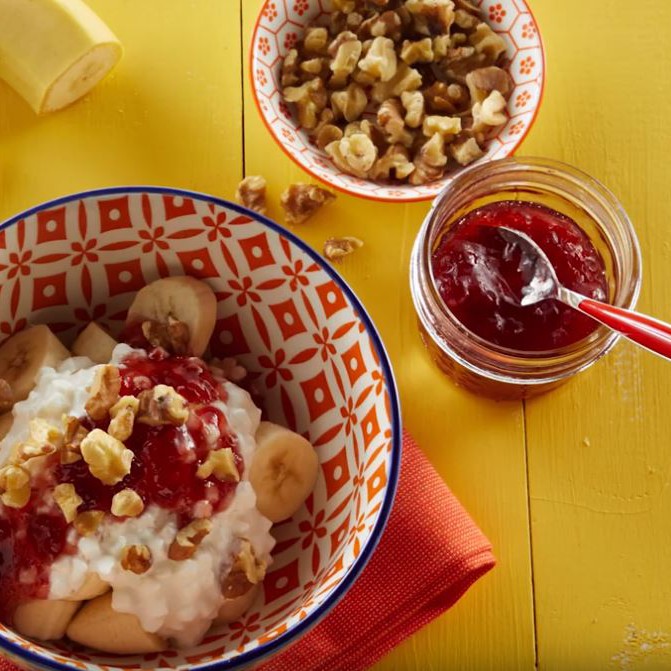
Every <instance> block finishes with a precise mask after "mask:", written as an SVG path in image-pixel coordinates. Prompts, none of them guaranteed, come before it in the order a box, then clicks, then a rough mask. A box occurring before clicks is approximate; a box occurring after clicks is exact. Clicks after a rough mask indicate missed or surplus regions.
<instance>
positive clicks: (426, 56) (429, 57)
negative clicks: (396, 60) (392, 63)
mask: <svg viewBox="0 0 671 671" xmlns="http://www.w3.org/2000/svg"><path fill="white" fill-rule="evenodd" d="M433 59H434V55H433V41H432V40H431V38H430V37H425V38H424V39H423V40H418V41H417V42H411V41H410V40H405V41H404V42H403V48H402V49H401V60H403V61H405V62H406V63H407V64H408V65H414V64H415V63H432V62H433Z"/></svg>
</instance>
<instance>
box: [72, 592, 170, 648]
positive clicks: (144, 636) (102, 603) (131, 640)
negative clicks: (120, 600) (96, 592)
mask: <svg viewBox="0 0 671 671" xmlns="http://www.w3.org/2000/svg"><path fill="white" fill-rule="evenodd" d="M67 636H68V638H69V639H70V640H71V641H74V642H75V643H79V644H80V645H86V646H88V647H89V648H95V649H96V650H100V651H101V652H110V653H113V654H117V655H144V654H146V653H150V652H161V651H162V650H165V649H166V647H167V644H166V642H165V641H164V640H163V639H162V638H161V637H160V636H157V635H156V634H149V633H148V632H146V631H145V630H144V629H143V628H142V626H141V625H140V621H139V620H138V618H137V617H135V615H129V614H127V613H117V612H116V611H115V610H114V609H113V608H112V593H111V592H109V593H107V594H105V595H104V596H99V597H98V598H97V599H93V601H89V602H88V603H87V604H86V605H85V606H84V607H83V608H82V609H81V610H80V611H79V613H77V615H76V617H75V618H74V619H73V620H72V622H71V623H70V626H69V627H68V628H67Z"/></svg>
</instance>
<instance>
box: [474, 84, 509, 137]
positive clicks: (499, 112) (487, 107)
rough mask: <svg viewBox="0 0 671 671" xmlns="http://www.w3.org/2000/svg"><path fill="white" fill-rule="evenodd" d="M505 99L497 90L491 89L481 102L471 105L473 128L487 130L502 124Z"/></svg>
mask: <svg viewBox="0 0 671 671" xmlns="http://www.w3.org/2000/svg"><path fill="white" fill-rule="evenodd" d="M505 109H506V99H505V98H504V97H503V95H501V93H500V92H499V91H492V92H491V93H490V94H489V95H488V96H487V97H486V98H485V99H484V100H483V101H482V102H481V103H475V105H473V130H474V131H476V132H477V131H479V130H487V129H489V128H495V127H496V126H500V125H501V124H504V123H505V122H506V121H507V120H508V117H507V116H506V114H505V113H504V110H505Z"/></svg>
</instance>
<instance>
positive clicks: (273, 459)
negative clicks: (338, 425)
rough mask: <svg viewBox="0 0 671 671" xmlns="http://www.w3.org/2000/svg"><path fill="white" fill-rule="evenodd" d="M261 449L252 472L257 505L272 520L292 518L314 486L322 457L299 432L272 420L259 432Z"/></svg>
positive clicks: (251, 478)
mask: <svg viewBox="0 0 671 671" xmlns="http://www.w3.org/2000/svg"><path fill="white" fill-rule="evenodd" d="M256 445H257V450H256V453H255V454H254V459H253V461H252V466H251V468H250V471H249V480H250V482H251V483H252V487H253V488H254V492H255V493H256V507H257V508H258V509H259V512H260V513H261V514H262V515H264V516H265V517H267V518H268V519H269V520H270V521H271V522H281V521H282V520H285V519H287V517H291V516H292V515H293V514H294V513H295V512H296V511H297V510H298V509H299V508H300V507H301V505H302V504H303V502H304V501H305V499H306V498H307V497H308V495H309V494H310V492H311V491H312V490H313V489H314V486H315V483H316V481H317V474H318V471H319V460H318V458H317V453H316V452H315V450H314V448H313V447H312V445H311V444H310V443H309V442H308V441H307V440H305V438H303V437H302V436H299V435H298V434H297V433H294V432H293V431H290V430H289V429H285V428H284V427H283V426H279V425H278V424H273V423H271V422H261V424H260V425H259V428H258V430H257V432H256Z"/></svg>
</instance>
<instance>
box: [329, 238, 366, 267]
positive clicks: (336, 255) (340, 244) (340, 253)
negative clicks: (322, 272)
mask: <svg viewBox="0 0 671 671" xmlns="http://www.w3.org/2000/svg"><path fill="white" fill-rule="evenodd" d="M360 247H363V242H362V241H361V240H359V238H353V237H351V236H346V237H344V238H329V239H328V240H327V241H326V242H325V243H324V256H325V257H326V258H327V259H328V260H329V261H334V262H337V261H340V259H342V258H343V257H345V256H349V255H350V254H353V253H354V252H355V251H356V250H357V249H359V248H360Z"/></svg>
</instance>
